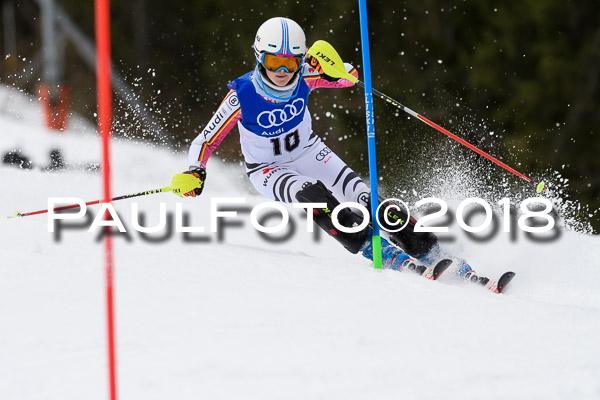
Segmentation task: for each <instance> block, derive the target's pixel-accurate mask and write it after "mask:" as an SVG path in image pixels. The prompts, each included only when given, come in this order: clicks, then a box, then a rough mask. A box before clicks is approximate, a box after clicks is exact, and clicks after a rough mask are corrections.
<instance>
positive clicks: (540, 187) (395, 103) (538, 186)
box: [357, 81, 546, 193]
mask: <svg viewBox="0 0 600 400" xmlns="http://www.w3.org/2000/svg"><path fill="white" fill-rule="evenodd" d="M357 84H358V85H359V86H360V87H362V88H363V89H364V87H365V85H364V84H363V83H362V82H361V81H357ZM373 94H375V95H377V96H378V97H380V98H381V99H383V100H385V101H386V102H388V103H390V104H392V105H393V106H396V107H398V108H399V109H401V110H402V111H404V112H406V113H408V114H410V115H412V116H413V117H415V118H417V119H418V120H420V121H422V122H424V123H426V124H427V125H429V126H431V127H432V128H434V129H436V130H437V131H439V132H441V133H443V134H444V135H446V136H449V137H450V138H452V139H454V140H456V141H457V142H458V143H460V144H462V145H463V146H466V147H468V148H469V149H471V150H473V151H474V152H476V153H477V154H479V155H481V156H483V157H485V158H487V159H488V160H490V161H492V162H493V163H495V164H497V165H499V166H501V167H502V168H504V169H505V170H507V171H509V172H512V173H513V174H515V175H516V176H518V177H519V178H521V179H524V180H526V181H527V182H529V183H531V184H533V185H534V186H536V192H537V193H540V192H541V191H542V190H546V188H545V187H544V186H545V183H544V182H543V181H542V182H539V183H537V182H532V181H531V179H529V178H528V177H526V176H525V175H523V174H522V173H520V172H519V171H517V170H515V169H514V168H511V167H509V166H508V165H506V164H504V163H503V162H502V161H500V160H498V159H497V158H494V157H492V156H491V155H489V154H488V153H486V152H485V151H483V150H480V149H478V148H477V147H475V146H473V145H472V144H471V143H469V142H467V141H466V140H464V139H461V138H460V137H458V136H456V135H455V134H453V133H451V132H449V131H448V130H446V129H444V128H442V127H441V126H439V125H437V124H436V123H434V122H432V121H430V120H428V119H427V118H425V117H424V116H422V115H420V114H417V113H416V112H414V111H413V110H411V109H410V108H408V107H406V106H405V105H403V104H401V103H400V102H398V101H396V100H394V99H392V98H391V97H390V96H388V95H386V94H383V93H381V92H380V91H379V90H376V89H373Z"/></svg>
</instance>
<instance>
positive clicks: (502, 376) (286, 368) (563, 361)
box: [0, 88, 600, 400]
mask: <svg viewBox="0 0 600 400" xmlns="http://www.w3.org/2000/svg"><path fill="white" fill-rule="evenodd" d="M7 93H8V94H7ZM0 94H1V95H2V96H3V97H2V96H0V97H2V98H3V99H4V101H5V103H3V104H6V101H7V100H6V99H7V98H9V97H10V98H12V99H13V100H12V101H15V102H20V104H21V103H22V104H21V105H20V106H19V107H18V108H19V110H20V113H21V114H20V117H19V118H17V117H16V114H15V112H12V111H9V107H7V106H5V107H3V108H0V132H1V133H0V135H1V139H0V152H1V153H2V154H4V153H5V152H6V151H8V150H9V149H11V148H13V147H15V146H19V147H20V148H22V149H23V153H24V154H27V155H29V156H30V157H31V158H32V160H33V162H34V165H38V166H43V165H45V164H46V163H47V157H48V152H49V150H50V149H51V148H54V147H57V148H60V149H61V151H62V152H63V153H64V155H65V159H66V160H67V161H68V162H72V163H89V162H97V161H98V160H99V158H100V142H99V140H98V139H97V138H96V136H95V134H94V129H93V127H89V126H88V127H86V126H85V124H83V123H81V124H79V125H78V126H77V127H76V128H75V127H74V128H71V129H69V130H67V131H66V132H64V133H62V134H57V133H54V132H50V131H47V130H46V129H44V128H42V127H41V118H40V117H39V115H38V114H36V112H37V111H36V110H38V108H37V106H36V103H35V101H25V100H24V97H23V96H22V95H20V94H17V93H15V92H14V90H13V91H9V90H8V89H4V88H3V89H2V91H0ZM112 162H113V169H112V172H113V173H112V177H113V187H112V193H113V195H114V196H117V195H122V194H126V193H135V192H140V191H145V190H150V189H156V188H160V187H163V186H166V185H167V184H168V183H169V181H170V179H171V177H172V175H173V174H174V173H177V172H180V171H181V170H183V169H185V166H186V155H185V154H173V153H171V152H170V151H168V150H165V149H159V148H153V147H150V146H148V145H146V144H143V143H139V142H133V141H126V140H115V141H113V143H112ZM208 168H209V169H208V181H207V186H206V190H205V193H204V194H203V196H202V197H201V198H199V199H179V198H178V197H176V196H173V195H171V194H169V193H166V194H156V195H152V196H144V197H139V198H136V199H130V200H123V201H119V202H115V203H114V205H115V208H116V210H117V211H118V212H119V215H120V216H121V217H122V219H123V222H124V223H125V225H126V226H127V227H128V228H131V226H132V224H131V203H133V202H137V203H138V204H139V207H140V210H141V211H142V212H144V213H145V215H146V217H147V222H146V225H148V226H151V225H153V224H156V223H157V222H158V210H159V205H158V204H159V203H160V202H164V203H165V204H166V208H167V211H168V212H171V213H174V210H175V205H176V204H177V203H182V204H183V208H184V210H185V211H186V212H187V213H188V214H189V215H190V219H191V221H190V224H191V225H192V226H205V227H206V228H207V230H208V229H209V226H210V215H209V214H210V212H209V210H210V199H211V198H215V197H245V198H246V199H247V206H253V205H255V204H259V203H261V202H263V199H262V198H260V197H259V196H258V195H256V194H255V193H254V192H253V189H251V188H250V186H249V185H248V183H247V181H246V179H245V176H244V173H243V170H242V167H239V166H236V165H229V164H226V163H224V162H222V161H220V160H218V159H211V161H210V163H209V167H208ZM0 180H1V182H2V183H3V187H4V189H3V190H2V191H1V192H0V205H1V207H0V208H1V209H0V212H3V213H5V214H6V216H9V215H11V214H12V213H13V212H14V211H15V210H20V211H23V212H26V211H33V210H39V209H45V208H47V198H48V197H56V196H68V197H79V198H81V199H84V200H86V201H89V200H95V199H99V198H101V197H102V189H101V179H100V175H99V174H97V173H89V172H85V171H83V170H79V169H75V170H67V171H63V172H56V173H50V172H42V171H41V170H40V169H39V168H34V169H33V170H20V169H18V168H15V167H12V166H6V165H3V164H0ZM98 209H99V207H98V206H91V207H90V208H89V210H88V212H90V213H91V214H92V215H93V216H94V215H95V212H97V210H98ZM289 210H290V215H291V218H292V219H293V220H294V221H295V222H296V225H297V226H296V232H295V234H294V235H293V237H292V238H291V239H290V240H289V241H285V242H283V243H279V244H276V243H269V242H267V241H265V240H264V239H262V238H261V237H260V236H259V235H258V234H257V232H256V231H255V230H254V229H253V228H252V227H251V226H250V223H249V215H248V213H242V214H240V216H239V218H237V220H238V221H241V224H242V226H240V227H228V228H226V229H225V234H224V238H223V240H221V241H220V240H218V238H217V236H216V235H215V234H211V233H207V234H204V236H205V238H208V239H207V240H210V242H193V243H190V242H186V241H185V240H184V237H183V235H182V234H177V233H174V234H173V235H171V236H170V237H169V238H167V239H166V240H163V241H162V242H159V243H148V242H146V241H144V240H143V239H142V238H141V236H140V234H138V233H137V232H135V231H133V230H131V231H130V232H129V239H130V240H129V241H128V240H127V239H126V238H125V237H123V236H117V237H116V238H115V240H114V243H115V268H116V275H115V293H116V316H117V322H116V333H117V346H118V349H117V362H118V389H119V395H120V398H123V399H165V398H173V399H197V398H209V399H238V398H244V399H302V400H306V399H334V398H335V399H338V398H343V399H348V400H350V399H365V398H374V399H398V398H402V399H439V398H445V399H481V398H486V399H544V400H549V399H598V398H600V344H599V340H598V334H599V332H600V261H598V260H599V259H600V257H599V256H600V250H599V249H600V246H599V245H600V237H598V236H590V235H584V234H580V233H576V232H572V231H565V232H562V235H561V237H560V239H559V240H557V241H554V242H551V243H548V244H541V243H536V242H532V241H530V240H527V239H526V238H524V237H523V236H522V235H521V236H519V237H518V240H516V241H511V240H510V238H509V237H508V235H503V234H499V235H497V236H496V237H495V238H494V239H493V240H491V241H488V242H486V243H476V242H473V241H470V240H467V238H466V237H464V236H461V235H460V233H456V235H457V236H458V237H457V240H456V241H455V242H453V243H449V244H447V246H448V248H449V249H451V250H452V251H455V252H457V253H459V254H461V255H463V256H466V258H467V259H468V260H469V261H470V262H471V264H472V265H475V266H477V270H478V272H480V273H482V274H485V275H489V276H497V275H499V274H500V273H501V272H503V271H505V270H507V269H511V270H514V271H515V272H516V273H517V276H516V278H515V280H514V281H513V283H511V285H510V286H509V288H508V289H507V292H506V293H505V294H503V295H492V294H490V293H487V292H485V291H484V290H481V289H480V288H476V287H471V286H465V285H463V284H460V283H457V282H455V281H454V280H453V279H452V275H451V274H449V273H447V274H446V275H444V276H443V277H442V278H441V279H440V281H439V282H430V281H427V280H425V279H423V278H421V277H418V276H416V275H411V274H409V273H398V272H394V271H387V270H386V271H382V272H377V271H375V270H374V269H372V268H371V266H370V263H369V262H368V261H367V260H365V259H363V258H361V257H360V256H354V255H351V254H349V253H347V252H345V250H343V248H342V247H341V246H339V245H337V244H336V243H335V242H334V241H333V240H332V239H330V238H329V237H325V236H323V237H322V238H321V240H320V241H315V240H314V239H313V235H312V234H309V233H306V232H305V228H306V226H305V220H304V218H303V217H301V213H300V212H299V211H298V210H295V209H292V208H291V207H289ZM47 224H48V221H47V216H46V215H45V214H42V215H37V216H30V217H25V218H17V219H14V218H12V219H7V218H0V238H1V240H0V260H1V261H0V321H2V323H1V324H2V325H1V328H0V398H2V399H58V398H60V399H106V398H107V396H108V388H107V386H108V385H107V383H108V378H107V372H106V366H107V356H106V354H107V352H106V335H105V332H106V325H105V298H104V295H105V289H104V257H103V249H104V248H103V245H102V242H97V241H96V236H97V234H94V233H88V232H87V231H86V230H83V229H79V230H74V229H70V230H65V231H63V232H62V237H61V240H60V241H56V240H55V239H54V236H53V234H51V233H48V231H47ZM191 236H193V237H196V238H198V237H200V236H201V235H200V234H191Z"/></svg>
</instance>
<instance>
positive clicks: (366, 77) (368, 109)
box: [358, 0, 381, 268]
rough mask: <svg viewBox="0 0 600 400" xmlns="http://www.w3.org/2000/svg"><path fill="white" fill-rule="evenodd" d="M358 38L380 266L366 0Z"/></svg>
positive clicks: (378, 253) (360, 5) (362, 3)
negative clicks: (360, 50)
mask: <svg viewBox="0 0 600 400" xmlns="http://www.w3.org/2000/svg"><path fill="white" fill-rule="evenodd" d="M358 13H359V17H360V38H361V43H362V60H363V82H364V86H365V113H366V116H367V146H368V152H369V178H370V183H371V215H372V216H373V221H372V223H373V264H374V266H375V268H381V236H380V234H379V223H378V222H377V214H376V212H377V207H378V206H379V196H378V195H377V158H376V153H375V116H374V113H373V87H372V86H371V54H370V52H369V28H368V22H367V0H358Z"/></svg>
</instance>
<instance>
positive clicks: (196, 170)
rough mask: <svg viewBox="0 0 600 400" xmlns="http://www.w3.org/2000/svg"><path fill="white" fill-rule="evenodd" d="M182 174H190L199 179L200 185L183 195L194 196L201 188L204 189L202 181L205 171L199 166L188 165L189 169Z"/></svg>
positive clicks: (199, 192)
mask: <svg viewBox="0 0 600 400" xmlns="http://www.w3.org/2000/svg"><path fill="white" fill-rule="evenodd" d="M184 174H192V175H194V176H195V177H196V178H198V179H200V187H197V188H195V189H194V190H190V191H189V192H187V193H184V194H183V195H184V196H185V197H196V196H200V194H202V189H204V182H205V181H206V171H205V170H204V168H201V167H190V170H189V171H185V172H184Z"/></svg>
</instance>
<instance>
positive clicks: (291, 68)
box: [262, 53, 304, 72]
mask: <svg viewBox="0 0 600 400" xmlns="http://www.w3.org/2000/svg"><path fill="white" fill-rule="evenodd" d="M303 58H304V57H303V56H295V57H280V56H276V55H275V54H271V53H263V57H262V65H263V66H264V67H265V68H266V69H268V70H269V71H272V72H278V71H281V70H284V71H285V72H296V71H298V70H299V69H300V65H302V59H303Z"/></svg>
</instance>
